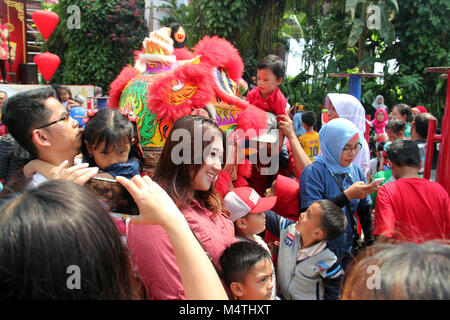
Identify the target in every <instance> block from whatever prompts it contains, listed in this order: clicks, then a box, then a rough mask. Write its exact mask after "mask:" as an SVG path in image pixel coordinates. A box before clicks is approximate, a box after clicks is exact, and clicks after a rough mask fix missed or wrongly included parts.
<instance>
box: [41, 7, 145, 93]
mask: <svg viewBox="0 0 450 320" xmlns="http://www.w3.org/2000/svg"><path fill="white" fill-rule="evenodd" d="M69 6H76V7H77V8H78V9H79V12H80V26H79V29H77V28H76V27H75V28H74V27H73V26H72V25H71V23H70V19H73V18H71V17H72V16H73V14H76V13H72V12H71V11H69V10H68V7H69ZM144 9H145V8H144V3H143V2H142V1H138V0H124V1H119V0H106V1H101V2H100V1H93V0H87V1H81V0H70V1H69V0H61V1H60V2H59V4H57V5H55V6H54V11H55V12H56V13H58V15H59V17H60V22H59V24H58V26H57V28H56V29H55V32H54V34H53V35H52V37H51V38H50V39H49V42H48V46H49V50H50V51H51V52H53V53H55V54H57V55H59V57H60V58H61V64H60V66H59V68H58V71H57V72H56V73H55V75H54V77H53V78H52V81H51V83H63V84H92V85H98V86H101V87H102V88H103V90H104V92H105V91H106V90H108V89H109V84H110V83H111V82H112V81H113V80H114V79H115V77H117V75H118V74H119V73H120V71H121V69H122V68H123V67H124V66H125V65H126V64H128V63H133V56H134V55H133V51H134V50H139V49H140V48H141V46H142V40H143V39H144V38H145V37H146V36H147V35H148V29H147V26H146V23H145V20H144ZM68 20H69V23H68Z"/></svg>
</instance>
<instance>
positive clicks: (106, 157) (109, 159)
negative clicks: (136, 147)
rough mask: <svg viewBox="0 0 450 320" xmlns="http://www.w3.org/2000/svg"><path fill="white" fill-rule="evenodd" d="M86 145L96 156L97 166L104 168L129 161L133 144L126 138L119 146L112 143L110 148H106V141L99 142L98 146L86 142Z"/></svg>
mask: <svg viewBox="0 0 450 320" xmlns="http://www.w3.org/2000/svg"><path fill="white" fill-rule="evenodd" d="M86 147H87V149H88V151H89V153H90V154H91V155H92V157H93V158H94V161H95V163H96V164H97V166H98V167H99V168H100V169H102V170H104V169H106V168H107V167H109V166H110V165H113V164H116V163H125V162H127V161H128V155H129V154H130V149H131V145H130V142H129V141H128V139H127V138H124V140H123V141H122V143H121V144H119V146H118V147H115V146H114V145H110V146H109V148H108V150H105V141H102V142H101V143H99V144H98V146H97V147H96V148H94V147H93V146H91V145H89V143H87V142H86Z"/></svg>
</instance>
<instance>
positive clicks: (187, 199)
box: [0, 55, 450, 300]
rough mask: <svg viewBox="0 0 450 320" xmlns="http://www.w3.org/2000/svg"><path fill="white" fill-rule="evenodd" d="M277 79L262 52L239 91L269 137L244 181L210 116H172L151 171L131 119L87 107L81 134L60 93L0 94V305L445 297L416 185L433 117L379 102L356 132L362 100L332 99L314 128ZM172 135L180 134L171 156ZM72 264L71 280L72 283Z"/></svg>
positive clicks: (276, 68) (277, 63) (420, 185)
mask: <svg viewBox="0 0 450 320" xmlns="http://www.w3.org/2000/svg"><path fill="white" fill-rule="evenodd" d="M284 73H285V66H284V62H283V60H282V59H280V58H279V57H277V56H275V55H269V56H267V57H265V58H264V59H262V60H261V61H260V63H259V64H258V67H257V75H256V86H254V87H253V88H252V89H251V90H250V92H249V93H248V94H247V96H246V99H247V101H248V102H249V103H251V104H253V105H255V106H256V107H258V108H260V109H262V110H264V111H265V112H267V114H268V129H271V130H268V132H267V133H266V134H263V135H261V136H257V137H252V138H251V139H255V141H256V143H257V150H256V151H257V152H263V151H264V153H266V154H268V155H270V156H271V159H272V160H273V161H276V162H277V163H279V166H278V167H277V170H276V171H275V172H273V171H271V170H268V171H269V173H268V174H267V173H265V171H267V170H264V169H267V168H268V166H269V165H270V164H266V163H263V162H262V161H260V159H259V158H257V159H258V160H257V161H256V162H255V163H251V175H250V176H249V177H248V178H245V179H243V178H242V177H238V176H237V174H236V166H237V164H235V163H228V162H227V161H226V159H230V157H227V148H226V142H227V139H228V137H227V136H226V135H225V133H224V132H223V131H222V130H221V129H220V127H219V126H218V124H217V123H216V121H215V119H210V118H208V117H207V116H203V115H194V114H193V115H187V116H184V117H181V118H179V119H178V120H177V121H175V122H174V124H173V127H172V129H171V131H170V133H169V135H168V137H167V140H166V143H165V145H164V148H163V150H162V153H161V156H160V158H159V161H158V164H157V168H156V171H155V172H154V173H153V174H152V175H151V176H150V175H148V174H147V173H146V172H144V171H143V167H142V164H143V162H144V156H143V153H142V150H141V148H140V146H139V136H138V132H137V130H138V129H137V126H136V122H135V119H134V118H133V117H132V116H130V115H128V114H124V113H121V112H120V111H118V110H114V109H103V110H97V112H95V113H93V114H90V115H89V117H88V119H87V121H85V122H86V123H85V126H84V128H83V129H82V128H81V127H80V123H79V122H78V121H77V120H75V119H74V118H73V117H71V114H70V108H71V107H72V105H71V103H72V102H71V101H73V98H72V97H71V94H70V90H69V91H68V88H66V87H59V89H58V91H57V92H56V91H55V90H54V89H52V88H51V87H44V88H40V89H34V90H29V91H25V92H20V93H17V94H15V95H14V96H12V97H10V98H8V99H7V100H6V102H5V103H4V105H3V107H2V115H1V122H2V123H3V125H4V126H5V127H6V128H7V134H5V135H4V136H3V137H2V138H1V139H0V170H1V171H0V173H1V175H0V179H2V180H3V183H4V189H3V191H2V193H1V195H0V261H1V268H0V297H2V298H9V299H156V300H175V299H177V300H178V299H219V300H225V299H241V300H323V299H326V300H336V299H352V300H354V299H449V298H450V290H449V288H450V283H449V279H448V275H449V271H450V270H449V265H450V264H449V260H450V247H449V244H448V239H449V237H450V236H449V235H450V200H449V195H448V194H447V192H446V191H445V189H443V187H442V186H441V185H439V184H437V183H435V182H432V181H429V180H425V179H423V178H421V174H422V172H423V163H424V157H425V153H424V150H425V148H426V146H425V144H426V136H427V127H428V120H429V119H433V118H434V117H433V116H432V115H431V114H429V113H427V112H422V111H426V110H423V109H418V112H419V113H418V114H414V115H413V111H412V110H411V108H410V107H409V106H408V105H405V104H397V105H395V106H393V108H392V112H391V114H390V115H389V112H388V107H387V106H386V105H385V104H384V100H383V97H382V96H378V97H377V98H376V100H375V101H374V104H373V105H372V107H373V108H374V109H375V110H374V120H373V122H371V123H370V124H367V121H366V112H365V109H364V107H363V106H362V104H361V102H360V101H359V100H358V99H356V98H355V97H353V96H352V95H349V94H338V93H329V94H327V96H326V97H324V106H325V107H326V108H327V109H328V122H326V123H321V124H320V125H321V129H320V131H319V132H317V131H316V129H317V126H318V117H317V115H316V114H315V113H314V112H312V111H307V110H303V106H301V105H300V104H298V105H296V106H294V107H292V108H291V107H290V106H289V105H288V104H287V100H286V98H285V97H284V95H283V93H282V92H281V91H280V89H279V88H278V86H279V85H280V83H281V81H282V79H283V77H284ZM0 94H1V93H0ZM297 114H301V117H300V119H299V117H297ZM23 115H26V117H25V116H23ZM293 119H295V122H296V124H295V125H294V120H293ZM299 122H301V127H302V128H299V125H298V123H299ZM83 123H84V122H83ZM366 128H370V131H371V132H370V135H369V138H368V139H366V137H365V132H366V130H369V129H366ZM301 129H303V130H301ZM177 130H185V132H186V136H185V138H186V137H187V138H186V139H183V141H182V143H183V145H182V147H183V148H182V149H183V154H182V155H181V157H182V158H183V161H181V162H179V161H175V159H174V154H175V153H176V152H179V151H180V144H181V142H179V140H177V139H176V138H175V137H173V135H175V133H174V132H176V131H177ZM196 132H201V143H200V146H201V148H200V150H198V149H196V148H194V145H196V147H197V146H198V142H199V141H196V140H195V139H198V138H199V136H198V135H196ZM205 137H208V138H205ZM248 145H250V146H251V145H252V143H251V142H249V141H241V142H240V144H238V145H235V147H236V148H238V149H239V148H246V147H247V146H248ZM186 148H187V149H186ZM191 149H192V150H194V151H195V152H190V150H191ZM185 150H189V152H186V153H184V151H185ZM231 158H234V157H231ZM224 172H228V174H225V175H223V174H222V173H224ZM100 176H101V177H106V178H109V179H112V181H114V182H117V183H119V184H120V185H122V186H123V187H124V188H125V189H126V190H127V191H128V192H129V193H130V194H131V196H132V197H133V199H134V201H135V203H136V204H137V206H138V208H139V215H133V216H125V215H117V214H113V213H111V212H110V211H109V208H108V207H107V206H105V205H103V204H102V203H101V202H99V200H98V198H97V197H96V195H95V192H93V191H92V190H91V189H88V188H85V187H84V185H85V184H86V183H88V182H89V181H91V180H92V179H93V178H94V177H96V178H98V177H100ZM219 185H220V186H226V187H224V188H219V187H217V188H216V186H219ZM113 200H114V199H113ZM77 268H78V270H82V272H81V277H80V278H79V279H78V280H77V279H76V278H71V279H72V280H73V279H75V280H74V282H73V283H69V282H70V281H69V280H68V277H69V275H70V274H69V273H68V270H77ZM370 270H375V274H374V277H375V280H376V281H374V282H373V285H369V280H370V279H369V278H370V277H371V273H370ZM377 272H378V273H377ZM77 281H78V283H77Z"/></svg>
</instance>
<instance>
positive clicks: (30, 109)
mask: <svg viewBox="0 0 450 320" xmlns="http://www.w3.org/2000/svg"><path fill="white" fill-rule="evenodd" d="M51 97H53V98H55V91H54V90H53V89H52V88H51V87H50V86H48V87H44V88H39V89H33V90H28V91H23V92H18V93H16V94H15V95H13V96H12V97H9V98H8V99H7V100H6V102H5V104H4V105H3V108H2V119H1V122H2V123H3V124H4V125H5V126H6V127H7V128H8V132H9V133H10V134H11V135H12V136H13V137H14V139H16V141H17V142H18V143H19V144H20V145H21V146H22V147H23V148H24V149H25V150H27V151H28V152H29V153H30V157H31V158H36V157H37V149H36V146H35V145H34V143H33V141H32V140H31V132H32V131H33V130H34V129H35V128H37V127H39V126H43V125H45V124H46V123H47V122H48V120H49V119H50V117H51V115H52V111H51V110H50V109H48V108H47V107H46V106H45V101H46V100H47V99H48V98H51Z"/></svg>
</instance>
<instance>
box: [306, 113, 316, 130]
mask: <svg viewBox="0 0 450 320" xmlns="http://www.w3.org/2000/svg"><path fill="white" fill-rule="evenodd" d="M302 122H303V123H304V124H306V125H307V126H308V127H314V125H315V124H316V122H317V115H316V113H315V112H314V111H305V112H303V113H302Z"/></svg>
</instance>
